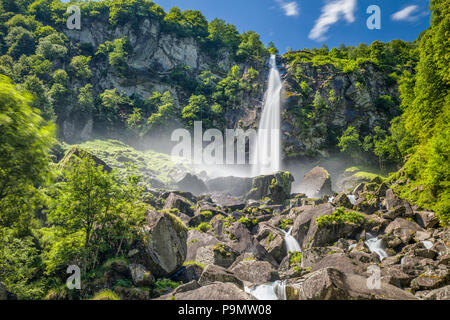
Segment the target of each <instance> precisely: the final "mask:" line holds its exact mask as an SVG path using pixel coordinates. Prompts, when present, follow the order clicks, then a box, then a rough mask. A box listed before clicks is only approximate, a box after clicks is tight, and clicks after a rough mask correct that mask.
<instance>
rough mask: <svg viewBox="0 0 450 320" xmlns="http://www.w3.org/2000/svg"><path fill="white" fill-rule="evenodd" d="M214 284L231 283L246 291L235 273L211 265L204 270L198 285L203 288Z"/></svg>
mask: <svg viewBox="0 0 450 320" xmlns="http://www.w3.org/2000/svg"><path fill="white" fill-rule="evenodd" d="M213 282H231V283H233V284H235V285H236V286H238V287H239V288H241V289H244V283H243V282H242V280H240V279H238V278H237V277H236V275H234V274H233V272H231V271H228V270H227V269H225V268H223V267H219V266H216V265H213V264H210V265H208V266H207V267H206V268H205V270H203V273H202V275H201V276H200V279H199V280H198V283H199V284H200V285H201V286H207V285H208V284H211V283H213Z"/></svg>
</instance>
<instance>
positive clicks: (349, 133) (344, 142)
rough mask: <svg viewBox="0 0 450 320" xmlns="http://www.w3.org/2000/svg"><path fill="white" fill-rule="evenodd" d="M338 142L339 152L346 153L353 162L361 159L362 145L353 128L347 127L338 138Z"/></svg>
mask: <svg viewBox="0 0 450 320" xmlns="http://www.w3.org/2000/svg"><path fill="white" fill-rule="evenodd" d="M338 141H339V143H338V147H339V148H340V150H341V152H345V153H347V154H348V155H349V156H350V157H351V158H352V159H354V160H355V161H358V160H360V159H361V151H362V144H361V141H360V140H359V133H358V131H357V130H356V128H355V127H353V126H349V127H347V129H346V130H345V131H344V133H343V134H342V136H341V137H340V138H338Z"/></svg>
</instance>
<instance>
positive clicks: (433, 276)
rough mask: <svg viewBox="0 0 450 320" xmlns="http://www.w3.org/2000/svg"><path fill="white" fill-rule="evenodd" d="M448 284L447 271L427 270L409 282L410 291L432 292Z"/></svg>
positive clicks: (449, 276) (449, 282) (449, 278)
mask: <svg viewBox="0 0 450 320" xmlns="http://www.w3.org/2000/svg"><path fill="white" fill-rule="evenodd" d="M448 284H450V273H449V272H448V270H447V269H438V270H434V271H432V270H429V271H426V272H425V273H422V274H421V275H420V276H418V277H417V278H415V279H413V280H412V281H411V289H412V290H415V291H419V290H432V289H437V288H440V287H443V286H446V285H448Z"/></svg>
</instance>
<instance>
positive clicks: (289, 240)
mask: <svg viewBox="0 0 450 320" xmlns="http://www.w3.org/2000/svg"><path fill="white" fill-rule="evenodd" d="M281 231H283V233H284V243H285V244H286V250H287V252H302V248H301V247H300V244H299V243H298V241H297V240H296V239H295V238H294V237H293V236H292V234H291V233H292V227H291V228H290V229H289V231H288V232H286V231H284V230H281Z"/></svg>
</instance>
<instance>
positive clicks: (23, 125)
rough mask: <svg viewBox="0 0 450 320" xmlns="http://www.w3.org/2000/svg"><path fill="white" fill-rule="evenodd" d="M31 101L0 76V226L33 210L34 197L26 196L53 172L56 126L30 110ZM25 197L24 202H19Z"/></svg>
mask: <svg viewBox="0 0 450 320" xmlns="http://www.w3.org/2000/svg"><path fill="white" fill-rule="evenodd" d="M31 100H32V97H31V95H30V94H28V93H25V92H21V91H18V90H17V89H16V88H15V87H14V85H13V84H12V83H11V82H10V80H9V79H8V78H6V77H4V76H0V128H1V130H0V132H1V133H0V226H6V227H10V226H12V225H14V224H15V223H16V222H17V221H20V219H21V212H22V211H25V212H24V214H27V210H23V209H24V208H27V209H28V208H33V203H32V202H33V201H34V200H33V198H32V197H30V198H29V199H28V198H27V197H26V195H29V194H30V193H31V194H32V193H34V191H33V190H34V186H37V185H40V184H43V183H45V182H46V181H48V179H49V177H50V175H51V172H52V171H51V167H50V156H49V151H50V148H51V147H52V145H53V143H54V142H55V139H54V134H55V126H54V125H53V124H49V123H47V122H46V121H45V120H44V119H43V118H42V117H41V116H40V114H39V112H38V111H37V109H34V108H32V107H30V103H31ZM22 195H23V197H24V199H23V201H22V202H20V203H18V202H16V200H17V198H18V197H21V196H22ZM23 202H25V203H23ZM20 205H23V207H20ZM28 213H29V212H28Z"/></svg>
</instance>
